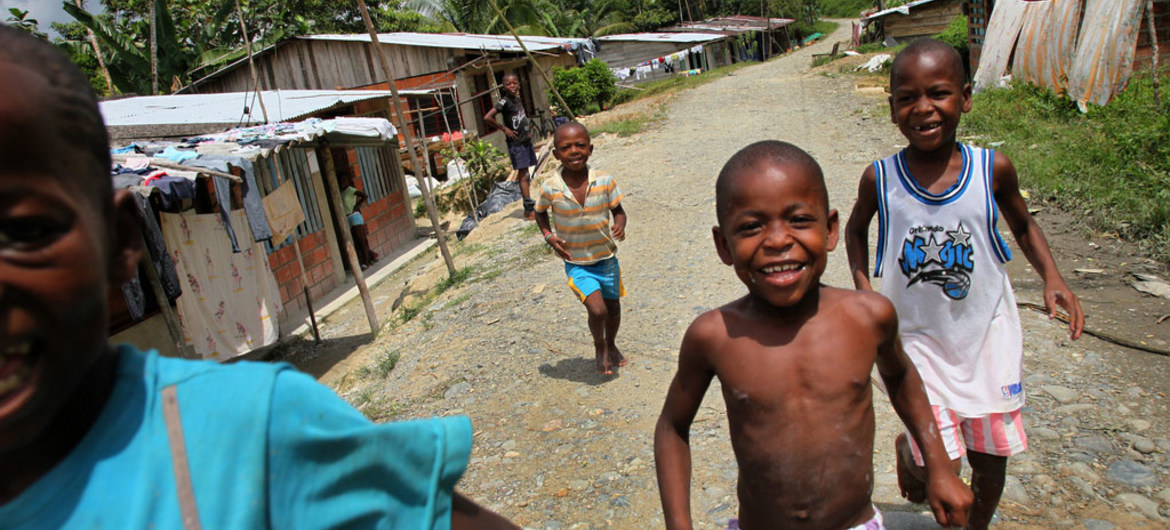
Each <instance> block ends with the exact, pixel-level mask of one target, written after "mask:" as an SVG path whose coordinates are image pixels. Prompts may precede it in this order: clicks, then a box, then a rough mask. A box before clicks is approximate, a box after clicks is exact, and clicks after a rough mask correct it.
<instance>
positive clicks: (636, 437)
mask: <svg viewBox="0 0 1170 530" xmlns="http://www.w3.org/2000/svg"><path fill="white" fill-rule="evenodd" d="M847 27H848V26H847V25H843V26H842V30H841V31H838V32H837V33H835V34H834V35H833V36H831V37H830V39H828V40H826V41H824V42H822V43H821V44H817V45H814V46H812V47H810V48H806V49H804V50H801V51H799V52H796V53H794V54H792V55H790V56H788V57H785V58H782V59H778V60H775V61H772V62H769V63H766V64H762V65H758V66H752V67H749V68H745V69H742V70H739V71H738V72H737V73H736V74H735V75H733V76H731V77H727V78H725V79H722V80H719V81H717V82H714V83H711V84H708V85H705V86H702V87H699V88H696V89H693V90H689V91H686V92H682V93H680V94H678V95H676V96H672V97H670V98H668V99H667V100H665V101H658V102H639V103H637V105H640V106H641V107H643V108H646V107H653V105H655V104H657V103H661V104H662V107H661V111H662V113H663V119H662V120H661V121H660V123H659V124H658V125H657V126H655V127H653V128H652V129H651V130H648V131H646V132H643V133H641V134H638V135H635V136H631V137H627V138H615V137H609V136H605V137H600V138H595V143H596V145H597V148H596V151H595V155H594V158H593V160H592V161H591V162H592V163H593V164H594V165H595V166H596V167H598V168H601V169H604V170H606V171H609V172H611V173H612V174H614V175H615V177H616V178H617V180H618V182H619V184H620V185H621V187H622V189H623V191H624V192H625V197H626V198H625V202H624V204H625V207H626V209H627V211H628V212H629V215H630V223H629V227H628V234H629V237H628V240H627V241H626V242H625V243H624V244H623V245H622V247H621V249H620V251H619V257H620V259H621V262H622V269H623V271H624V279H625V283H626V287H627V290H628V292H629V296H628V297H627V298H626V299H624V300H623V309H624V312H623V325H622V330H621V334H620V335H619V339H618V342H619V345H620V346H621V347H622V348H623V351H624V352H625V354H626V355H627V356H628V357H630V359H631V364H630V366H628V367H626V368H624V369H622V370H621V371H620V374H619V375H618V376H617V377H613V378H601V377H599V376H597V375H595V373H594V371H593V361H592V356H591V352H592V348H591V344H590V339H589V333H588V330H587V328H586V326H585V311H584V309H583V308H582V307H581V306H580V304H579V303H578V302H577V301H576V299H575V298H573V296H572V295H571V294H570V293H569V292H568V290H567V288H566V287H565V284H564V273H563V268H562V265H561V263H560V261H558V260H556V259H554V258H553V257H552V256H550V255H549V254H548V253H547V252H546V251H545V249H544V248H543V245H542V244H541V242H540V239H539V237H538V236H537V234H536V232H535V231H534V230H533V229H532V227H531V226H532V225H531V224H526V223H524V222H523V221H522V220H521V219H520V216H519V212H518V210H513V211H509V212H506V213H505V214H504V215H500V216H496V217H494V218H491V219H489V220H487V221H486V222H485V223H484V224H483V225H482V226H481V227H480V228H479V229H477V230H476V231H475V232H473V233H472V235H471V237H469V238H468V241H465V242H463V243H461V244H459V245H458V246H457V247H456V253H457V257H456V259H457V261H460V264H461V266H471V267H472V269H471V270H472V272H471V274H470V277H469V278H468V279H467V280H466V281H464V282H463V283H462V284H461V285H460V286H458V287H457V288H453V289H450V290H448V291H447V292H445V293H443V294H442V295H440V296H439V297H438V298H436V299H435V300H434V301H433V302H432V303H430V304H429V305H427V306H425V307H423V308H422V310H421V312H420V314H419V316H418V317H417V318H415V319H414V320H412V321H410V322H409V323H407V324H405V325H403V326H401V327H398V328H397V329H395V330H393V331H392V332H388V333H383V335H382V336H381V337H380V338H379V339H378V340H377V341H375V342H374V343H373V344H372V345H369V346H366V347H363V348H361V349H360V350H359V351H358V352H357V353H356V354H355V355H354V356H352V357H350V358H349V360H346V361H342V357H344V356H343V355H340V354H337V353H325V354H322V353H321V352H316V353H314V351H315V350H313V349H312V348H308V347H307V346H305V347H301V348H300V349H299V350H297V349H296V348H294V350H296V351H293V352H292V354H291V355H292V356H293V357H297V356H300V357H301V358H310V357H316V358H317V361H316V362H315V366H316V371H317V373H318V374H319V375H320V374H324V375H323V377H322V380H323V381H324V382H326V383H327V384H331V385H333V386H334V387H335V388H337V389H338V390H339V392H341V393H342V394H343V395H344V396H345V397H346V398H347V399H349V400H350V401H351V402H353V403H355V405H357V406H359V407H360V408H362V410H363V411H365V412H366V413H367V414H368V415H370V416H371V417H374V418H376V419H392V418H397V419H401V418H409V417H423V416H429V415H449V414H466V415H468V416H470V417H471V418H472V420H473V422H474V425H475V449H474V452H473V455H472V461H471V465H470V467H469V469H468V472H467V474H466V476H465V478H464V479H463V481H462V482H461V485H460V487H461V489H462V490H463V491H464V492H465V493H467V494H468V495H470V496H472V497H474V498H476V499H478V500H479V501H481V502H483V503H485V504H487V505H488V506H491V507H492V508H494V509H496V510H498V511H500V512H501V513H503V514H504V515H506V516H508V517H509V518H511V519H513V520H515V521H516V522H518V523H520V524H521V525H523V526H525V527H527V528H549V529H557V528H607V527H615V528H656V527H661V525H662V519H661V508H660V505H659V501H658V493H657V486H656V483H655V478H654V463H653V452H652V432H653V427H654V422H655V421H656V419H657V416H658V412H659V409H660V407H661V404H662V398H663V396H664V394H665V391H666V387H667V385H668V383H669V381H670V378H671V376H672V375H673V370H674V367H675V359H676V355H677V347H678V344H679V341H680V339H681V336H682V333H683V331H684V330H685V328H686V326H687V324H688V323H689V322H690V321H691V320H692V319H693V318H694V317H695V316H696V315H698V314H700V313H701V312H703V311H706V310H708V309H711V308H713V307H715V306H717V305H719V304H722V303H724V302H726V301H728V300H731V299H733V298H735V297H738V296H740V295H741V294H742V292H743V287H742V285H741V284H740V283H739V282H738V280H736V278H735V276H734V274H733V273H732V272H731V270H730V269H728V268H726V267H725V266H723V265H722V264H721V263H720V262H719V260H718V258H717V256H716V254H715V252H714V248H713V246H712V243H711V237H710V226H711V225H712V224H713V223H714V194H713V191H714V190H713V188H714V179H715V175H716V174H717V172H718V170H719V168H720V167H721V165H722V164H723V162H724V161H725V160H726V159H727V158H728V157H729V156H730V155H731V154H732V153H733V152H735V151H736V150H738V149H739V148H741V147H743V146H745V145H747V144H749V143H751V142H753V141H756V140H760V139H765V138H776V139H782V140H787V141H791V142H794V143H796V144H798V145H800V146H801V147H803V148H804V149H806V150H808V151H809V152H810V153H811V154H812V155H813V156H814V157H816V158H817V159H818V160H819V161H820V162H821V164H822V166H823V167H824V169H825V173H826V176H827V179H828V184H829V195H830V200H831V202H832V204H833V205H834V207H836V208H838V209H840V210H841V212H842V220H841V222H842V226H844V222H845V220H846V219H845V216H846V215H847V213H848V211H849V209H850V207H851V206H852V203H853V200H854V198H855V196H856V182H857V176H858V175H859V174H860V171H861V169H862V168H863V167H864V165H865V164H866V163H867V162H869V161H871V160H873V159H875V158H879V157H880V156H882V155H884V154H887V153H890V152H893V151H895V150H896V149H898V148H900V147H901V146H902V142H901V141H900V136H898V133H897V131H896V129H895V128H894V127H893V126H892V125H890V124H888V123H887V120H886V119H884V117H876V118H875V117H874V116H875V112H874V110H873V109H874V108H875V107H877V106H879V105H881V104H882V103H883V101H884V96H881V95H879V96H873V95H864V94H861V93H858V92H857V91H855V90H854V85H853V82H852V81H851V80H849V79H848V78H846V77H841V76H825V75H818V74H817V73H810V72H809V63H810V58H809V54H810V53H812V52H824V51H828V49H829V47H830V46H831V45H832V44H831V43H832V42H833V40H835V39H837V40H843V39H845V38H846V35H847V32H846V29H845V28H847ZM635 107H636V106H635ZM617 112H618V113H620V112H630V109H629V107H627V108H624V109H619V110H618V111H617ZM877 115H879V116H880V113H877ZM600 118H601V119H606V118H605V117H604V116H602V117H600ZM1042 215H1043V214H1042ZM1043 222H1044V220H1043V219H1042V223H1043ZM1046 229H1047V227H1046ZM1060 237H1065V238H1067V239H1068V240H1069V243H1068V244H1070V245H1071V244H1081V245H1083V244H1084V240H1083V239H1081V238H1080V235H1079V234H1076V233H1072V232H1069V233H1067V234H1061V235H1060ZM432 255H433V254H432ZM431 259H433V258H431ZM431 259H428V260H427V261H419V262H417V263H415V264H414V265H412V266H411V267H409V268H408V269H407V270H406V271H404V272H403V275H402V278H401V279H398V280H393V281H389V282H387V284H385V285H384V287H382V288H379V289H378V290H377V291H376V293H375V296H376V298H378V299H379V300H381V301H382V302H387V301H389V302H390V303H387V304H385V305H384V306H381V307H388V306H389V305H391V304H392V303H393V300H395V299H397V298H399V297H400V296H399V295H400V294H401V291H402V289H403V285H404V283H405V282H410V281H412V280H411V278H412V277H413V278H414V280H413V281H414V282H415V283H414V284H411V285H415V284H419V285H425V284H426V281H425V279H426V278H437V277H441V272H435V264H434V262H433V261H431ZM1071 259H1073V258H1067V256H1066V255H1063V254H1058V260H1060V261H1061V266H1062V268H1063V270H1066V271H1070V269H1071V268H1073V267H1081V266H1084V264H1083V263H1082V264H1078V263H1072V262H1071ZM1019 261H1020V262H1021V263H1017V264H1015V265H1013V267H1015V268H1016V269H1015V270H1013V274H1014V275H1015V277H1017V278H1020V277H1023V276H1025V275H1026V274H1031V273H1030V272H1028V271H1026V270H1024V267H1026V264H1023V263H1022V261H1023V260H1019ZM1134 266H1136V265H1134ZM428 270H430V271H431V272H429V273H428V272H427V271H428ZM1069 274H1071V272H1069ZM824 281H825V282H826V283H828V284H831V285H837V286H847V285H850V283H849V280H848V274H847V266H846V260H845V254H844V249H843V248H841V249H839V250H838V251H837V252H835V253H833V254H832V255H830V263H829V268H828V271H827V272H826V274H825V278H824ZM1036 283H1037V282H1030V283H1029V282H1028V281H1024V282H1022V283H1021V287H1020V288H1019V291H1020V294H1019V297H1020V299H1021V300H1031V301H1038V295H1037V294H1036V288H1037V285H1036ZM1135 298H1136V296H1135ZM382 302H380V303H382ZM1110 303H1112V302H1110ZM1163 309H1165V307H1164V306H1163ZM1157 310H1158V307H1157V306H1156V305H1155V306H1153V308H1151V309H1148V311H1147V313H1149V312H1156V311H1157ZM349 311H350V313H349V315H350V316H348V317H347V316H346V315H347V313H345V312H343V313H341V314H339V315H338V316H336V317H335V318H333V319H331V320H332V322H327V323H326V328H327V329H335V330H337V333H336V334H332V335H330V334H329V333H327V336H333V337H335V338H334V339H333V340H335V341H337V344H338V345H340V346H339V348H341V349H346V353H348V350H351V349H352V344H351V342H352V340H351V341H350V342H346V341H347V340H350V339H345V338H344V336H345V335H344V334H345V333H349V334H351V336H352V335H358V334H360V333H362V329H361V328H362V324H361V323H362V322H364V320H361V319H362V317H361V316H360V313H357V312H355V311H353V310H349ZM1165 312H1170V309H1166V310H1165V311H1163V313H1165ZM1022 318H1023V320H1024V332H1025V341H1026V348H1027V350H1028V357H1027V360H1026V369H1027V372H1028V374H1029V375H1028V379H1027V385H1028V388H1029V392H1030V397H1029V405H1028V409H1027V414H1028V418H1029V423H1028V428H1029V432H1030V433H1031V436H1032V450H1031V451H1030V452H1029V453H1028V454H1027V455H1025V456H1024V457H1021V458H1017V459H1013V461H1012V463H1011V467H1010V469H1009V473H1010V474H1011V477H1010V478H1009V485H1008V492H1007V496H1006V497H1007V500H1006V501H1005V503H1004V507H1003V510H1002V512H1001V514H1002V517H1001V524H1000V527H1003V528H1051V527H1056V526H1061V527H1082V526H1083V527H1085V528H1093V529H1108V528H1114V527H1120V528H1133V527H1140V526H1147V527H1161V526H1162V525H1163V524H1164V523H1163V522H1162V520H1161V519H1160V515H1159V510H1160V508H1161V511H1162V513H1166V507H1167V502H1170V490H1167V489H1163V488H1165V487H1166V486H1165V485H1166V484H1168V482H1167V481H1168V480H1170V468H1168V465H1167V460H1166V452H1167V451H1170V440H1168V438H1170V429H1168V427H1170V426H1168V425H1167V422H1166V421H1165V418H1166V417H1167V416H1168V415H1170V413H1168V412H1167V410H1166V401H1165V399H1164V397H1165V395H1164V394H1163V392H1165V391H1166V387H1167V386H1168V385H1167V383H1166V381H1167V379H1166V373H1167V371H1170V362H1167V359H1165V358H1160V357H1154V356H1151V355H1149V354H1142V353H1135V352H1132V351H1130V350H1125V349H1122V348H1119V347H1115V346H1112V345H1109V344H1107V343H1104V342H1100V341H1097V340H1096V339H1091V338H1090V339H1086V340H1083V341H1080V342H1078V343H1070V341H1068V339H1067V337H1066V336H1065V335H1064V333H1063V331H1062V329H1061V328H1060V327H1059V326H1056V325H1053V324H1052V323H1050V322H1048V321H1047V320H1046V319H1045V318H1044V317H1043V316H1042V315H1039V314H1036V313H1031V312H1026V311H1025V312H1023V313H1022ZM351 319H352V320H351ZM1117 320H1119V319H1117ZM353 322H357V323H358V324H353ZM1160 333H1161V335H1159V336H1158V337H1156V338H1154V337H1153V336H1151V340H1159V341H1161V343H1162V344H1163V347H1165V346H1164V345H1165V340H1164V339H1165V338H1166V332H1165V331H1161V332H1160ZM359 336H360V335H359ZM338 351H340V350H338ZM392 353H397V354H399V355H400V360H399V361H398V363H397V366H396V367H395V368H394V369H393V371H389V370H385V369H379V368H378V365H379V364H382V366H383V368H385V367H386V366H387V363H388V359H389V358H390V356H391V354H392ZM379 361H381V363H380V362H379ZM337 362H343V363H344V364H338V365H337V366H334V364H335V363H337ZM331 366H333V369H332V370H330V371H328V372H327V371H326V370H328V369H329V367H331ZM1139 367H1140V370H1137V368H1139ZM1123 368H1124V370H1123ZM1130 370H1137V371H1138V372H1140V373H1138V375H1136V376H1131V374H1130V372H1129V371H1130ZM717 384H718V383H717V382H716V383H715V385H717ZM875 403H876V409H877V425H878V433H877V441H876V444H875V456H874V466H875V479H876V484H875V492H874V501H875V503H876V504H877V505H878V506H879V507H880V508H881V509H882V510H883V511H885V512H886V513H887V523H888V524H889V526H890V527H891V528H931V527H933V523H932V522H931V520H930V519H929V518H928V517H926V516H925V515H923V514H924V513H925V512H924V511H923V507H921V506H915V505H910V504H907V503H905V502H904V501H902V500H901V499H900V498H899V497H898V495H897V485H896V479H895V477H894V474H893V456H892V451H891V448H892V440H893V438H894V435H895V434H896V433H897V432H899V430H900V425H899V423H898V422H897V419H896V417H895V416H894V414H893V412H892V409H891V407H890V406H889V405H888V402H886V401H885V398H884V396H883V395H882V394H880V393H875ZM692 445H693V459H694V485H693V487H692V505H693V511H694V515H695V518H696V523H697V525H698V526H699V527H702V528H725V527H726V524H727V520H728V518H730V517H734V516H735V513H736V506H737V504H736V499H735V494H734V492H735V482H736V475H737V468H736V464H735V460H734V457H733V455H732V452H731V448H730V444H729V441H728V434H727V425H726V421H725V416H724V406H723V403H722V400H721V399H720V391H719V389H718V388H717V387H713V388H712V389H711V390H710V391H709V392H708V394H707V399H706V400H705V401H704V404H703V407H702V409H701V410H700V412H699V414H698V417H697V418H696V422H695V425H694V428H693V433H692Z"/></svg>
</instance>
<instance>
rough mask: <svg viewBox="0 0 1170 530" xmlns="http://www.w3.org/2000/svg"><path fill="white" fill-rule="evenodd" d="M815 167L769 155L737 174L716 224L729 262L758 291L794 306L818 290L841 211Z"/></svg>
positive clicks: (716, 233)
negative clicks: (831, 201) (829, 202)
mask: <svg viewBox="0 0 1170 530" xmlns="http://www.w3.org/2000/svg"><path fill="white" fill-rule="evenodd" d="M811 170H812V169H811V168H805V167H803V166H801V165H800V164H785V165H780V164H778V163H776V162H774V161H771V160H765V161H762V162H760V163H757V164H755V165H753V166H752V167H749V168H745V169H744V170H743V172H742V173H741V174H740V175H738V176H737V177H735V181H734V183H733V189H732V193H731V196H730V202H729V204H730V205H731V207H730V209H729V210H728V212H727V213H726V215H725V218H724V219H722V220H721V221H720V223H721V225H720V226H716V227H714V228H713V230H712V231H713V233H714V237H715V245H716V248H717V250H718V251H719V257H720V258H721V259H722V260H723V262H724V263H726V264H728V265H732V266H733V267H734V268H735V273H736V275H737V276H739V279H740V280H741V281H743V283H744V285H746V286H747V287H748V290H749V291H751V292H752V294H753V295H755V296H757V297H759V298H762V299H764V300H765V301H767V302H768V303H769V304H771V305H773V306H777V307H790V306H794V305H797V304H799V303H800V302H801V301H803V300H804V299H805V297H806V295H807V294H808V293H809V292H810V291H812V290H814V289H815V288H816V287H817V285H818V284H819V282H820V277H821V274H822V273H824V270H825V263H826V262H827V261H828V252H829V251H830V250H832V249H833V248H834V247H835V246H836V244H837V212H836V211H835V210H834V211H829V210H828V207H827V205H826V204H825V200H824V195H825V192H824V188H823V187H821V186H820V185H819V181H818V179H817V178H815V176H814V175H811V174H809V172H810V171H811Z"/></svg>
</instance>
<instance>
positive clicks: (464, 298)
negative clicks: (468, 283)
mask: <svg viewBox="0 0 1170 530" xmlns="http://www.w3.org/2000/svg"><path fill="white" fill-rule="evenodd" d="M496 270H499V269H496ZM493 272H494V271H493ZM485 276H486V274H485ZM468 300H471V293H463V294H461V295H459V296H456V297H455V298H452V299H451V300H449V301H447V303H445V304H443V309H450V308H452V307H455V306H457V305H459V304H462V303H463V302H466V301H468Z"/></svg>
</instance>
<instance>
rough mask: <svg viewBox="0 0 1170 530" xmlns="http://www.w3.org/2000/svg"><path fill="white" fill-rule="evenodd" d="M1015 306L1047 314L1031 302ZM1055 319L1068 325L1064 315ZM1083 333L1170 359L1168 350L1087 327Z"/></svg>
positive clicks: (1018, 303)
mask: <svg viewBox="0 0 1170 530" xmlns="http://www.w3.org/2000/svg"><path fill="white" fill-rule="evenodd" d="M1016 305H1017V306H1020V307H1023V308H1025V309H1032V310H1034V311H1038V312H1040V313H1044V314H1046V315H1047V314H1048V310H1047V309H1045V308H1044V306H1042V305H1040V304H1034V303H1032V302H1017V303H1016ZM1056 319H1057V320H1059V321H1061V322H1064V323H1065V324H1068V315H1065V314H1063V313H1059V312H1058V313H1056ZM1084 332H1085V333H1087V334H1089V335H1092V336H1094V337H1097V338H1098V339H1101V340H1103V341H1105V342H1111V343H1113V344H1116V345H1118V346H1125V347H1126V348H1132V349H1135V350H1141V351H1144V352H1149V353H1153V354H1155V355H1162V356H1165V357H1170V350H1164V349H1161V348H1155V347H1153V346H1149V345H1146V344H1141V343H1138V342H1133V341H1131V340H1126V339H1123V338H1120V337H1115V336H1113V335H1110V334H1108V333H1105V332H1104V331H1100V330H1096V329H1092V328H1090V327H1089V326H1085V329H1084Z"/></svg>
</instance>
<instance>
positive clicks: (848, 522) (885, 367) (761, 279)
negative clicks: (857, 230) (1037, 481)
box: [654, 141, 972, 530]
mask: <svg viewBox="0 0 1170 530" xmlns="http://www.w3.org/2000/svg"><path fill="white" fill-rule="evenodd" d="M715 201H716V216H717V218H718V222H719V225H718V226H715V227H713V228H712V233H713V235H714V238H715V247H716V250H717V251H718V253H719V257H720V259H722V260H723V262H724V263H726V264H727V265H731V266H732V267H733V268H734V270H735V273H736V275H737V276H738V277H739V279H740V281H742V282H743V283H744V285H745V286H747V288H748V294H747V295H746V296H744V297H743V298H740V299H738V300H735V301H733V302H731V303H729V304H727V305H724V306H722V307H720V308H718V309H715V310H712V311H709V312H707V313H704V314H703V315H701V316H699V317H698V318H697V319H695V321H694V322H693V323H692V324H691V326H690V328H689V329H687V332H686V335H685V336H684V337H683V342H682V347H681V348H680V352H679V366H678V373H677V374H676V375H675V377H674V381H672V382H671V385H670V390H669V391H668V393H667V396H666V403H665V405H664V406H663V409H662V416H661V417H660V418H659V420H658V425H657V428H656V430H655V433H654V456H655V461H656V465H657V468H658V487H659V491H660V494H661V497H662V506H663V510H664V511H665V519H666V526H667V528H672V529H674V528H691V514H690V511H691V510H690V491H689V490H690V482H691V458H690V446H689V443H688V439H689V433H690V427H691V422H692V420H693V419H694V417H695V413H696V411H697V410H698V408H699V405H700V403H701V402H702V400H703V395H704V394H705V393H706V392H707V387H708V386H709V385H710V384H711V379H712V378H713V377H718V378H719V381H720V383H721V386H722V388H723V399H724V401H725V402H726V404H727V416H728V423H729V426H730V430H731V444H732V448H733V449H734V450H735V456H736V460H737V462H738V463H739V470H740V476H739V485H738V488H737V489H738V495H739V503H740V508H739V528H747V529H751V530H756V529H761V528H807V529H817V530H832V529H850V528H865V529H874V528H882V526H881V515H880V514H879V513H878V512H877V510H876V509H875V508H874V507H873V505H872V504H871V502H870V492H871V491H872V490H873V438H874V414H873V401H872V397H873V395H872V392H873V391H872V387H871V385H870V381H869V374H870V370H871V369H872V367H873V366H874V364H875V363H876V364H877V366H878V371H879V372H880V373H881V376H882V379H883V381H884V382H885V384H886V388H887V389H888V391H889V395H890V400H891V401H892V402H893V405H894V409H895V410H896V411H897V412H898V415H899V416H900V417H901V418H902V421H903V422H905V424H906V426H907V427H908V429H909V430H910V432H911V433H912V434H913V436H914V438H915V439H916V440H917V441H918V443H919V444H920V446H921V447H923V452H924V454H925V458H926V464H927V471H928V473H929V477H928V484H927V486H928V494H929V499H930V506H931V510H932V511H933V512H934V516H935V519H936V520H937V521H938V523H939V524H941V525H944V526H949V525H963V524H964V523H965V520H966V516H967V511H968V509H969V508H970V506H971V502H972V495H971V491H970V490H969V489H967V487H966V486H964V485H963V483H962V482H961V481H959V478H958V477H957V476H956V475H955V473H954V472H953V471H952V469H951V466H950V460H949V459H948V457H947V454H946V450H945V449H944V448H943V443H942V440H941V439H940V438H939V436H938V431H937V429H936V428H935V424H934V417H933V416H932V414H931V409H930V404H929V403H928V402H927V400H926V394H925V392H924V390H923V387H922V381H921V379H919V377H918V372H917V371H915V369H914V365H913V364H911V363H910V361H909V360H908V359H907V358H906V356H905V354H904V353H903V352H902V349H901V344H900V342H899V340H898V319H897V315H896V314H895V312H894V308H893V306H892V305H891V304H890V302H889V301H887V300H886V299H885V298H883V297H882V296H880V295H876V294H874V293H867V292H856V291H849V290H843V289H836V288H832V287H827V286H824V285H821V284H820V277H821V274H822V273H824V270H825V263H826V261H827V257H828V256H827V255H828V252H829V251H831V250H833V247H835V246H836V244H837V211H836V210H830V209H829V202H828V193H827V191H826V189H825V183H824V177H823V175H822V173H821V168H820V166H819V165H818V164H817V163H816V161H815V160H813V159H812V157H810V156H809V155H808V154H807V153H805V152H804V151H802V150H801V149H800V148H798V147H796V146H793V145H791V144H787V143H783V142H778V141H764V142H758V143H755V144H752V145H750V146H748V147H746V148H744V149H743V150H741V151H740V152H738V153H736V154H735V155H734V156H732V157H731V160H729V161H728V162H727V164H726V165H725V166H724V167H723V170H722V171H721V172H720V173H719V178H718V181H717V183H716V185H715Z"/></svg>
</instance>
